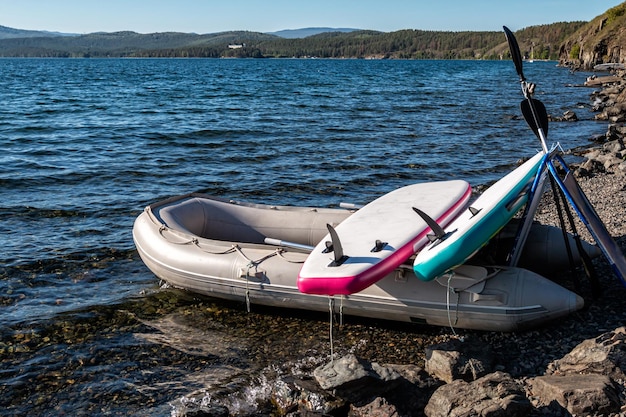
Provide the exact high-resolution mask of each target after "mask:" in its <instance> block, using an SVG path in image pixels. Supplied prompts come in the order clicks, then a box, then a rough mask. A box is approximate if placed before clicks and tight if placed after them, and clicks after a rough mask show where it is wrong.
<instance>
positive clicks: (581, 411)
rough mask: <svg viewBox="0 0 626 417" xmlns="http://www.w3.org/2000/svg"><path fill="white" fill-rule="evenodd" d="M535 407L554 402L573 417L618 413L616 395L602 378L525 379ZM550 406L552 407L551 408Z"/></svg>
mask: <svg viewBox="0 0 626 417" xmlns="http://www.w3.org/2000/svg"><path fill="white" fill-rule="evenodd" d="M529 386H530V390H531V392H532V395H533V396H534V397H537V399H538V406H539V407H538V408H541V406H545V407H550V406H551V404H553V403H554V402H555V401H556V402H557V403H558V404H559V405H561V406H562V407H563V408H565V409H566V410H567V411H568V412H569V413H571V414H573V415H585V414H589V413H601V414H603V413H612V412H617V411H619V408H620V401H619V394H618V391H617V390H616V388H615V386H614V385H613V383H612V382H611V380H610V379H609V377H607V376H604V375H547V376H539V377H536V378H532V379H530V380H529ZM552 407H554V406H553V405H552Z"/></svg>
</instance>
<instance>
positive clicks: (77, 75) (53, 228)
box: [0, 59, 606, 415]
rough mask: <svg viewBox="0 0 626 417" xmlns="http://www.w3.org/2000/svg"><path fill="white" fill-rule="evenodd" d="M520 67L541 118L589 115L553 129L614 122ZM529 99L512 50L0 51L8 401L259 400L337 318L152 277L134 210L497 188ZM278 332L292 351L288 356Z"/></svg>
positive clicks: (0, 309) (577, 139)
mask: <svg viewBox="0 0 626 417" xmlns="http://www.w3.org/2000/svg"><path fill="white" fill-rule="evenodd" d="M525 74H526V77H527V78H528V80H530V81H533V82H536V83H537V84H538V87H537V90H538V92H539V94H538V96H537V97H538V98H539V99H540V100H542V101H543V102H544V104H545V105H546V107H547V109H548V112H549V113H550V114H552V115H556V116H560V115H562V114H563V112H565V111H566V110H574V111H575V112H576V113H577V115H578V117H579V119H581V120H580V121H578V122H576V123H565V122H561V123H552V124H551V126H550V132H549V140H550V142H560V143H561V145H562V146H563V147H564V148H572V147H576V146H580V145H585V144H587V143H588V142H589V139H590V138H591V137H593V136H595V135H598V134H602V133H604V132H605V131H606V123H598V122H595V121H593V120H592V119H593V114H592V113H591V112H590V110H589V104H590V100H589V94H590V93H591V90H589V89H585V88H575V87H572V86H571V85H577V84H582V83H583V82H584V80H585V77H586V76H587V75H588V74H585V73H574V74H572V73H570V72H568V71H567V70H566V69H562V68H557V67H555V63H554V62H535V63H532V64H527V65H526V67H525ZM521 99H522V95H521V91H520V87H519V80H518V76H517V74H516V73H515V69H514V66H513V64H512V62H510V61H508V62H495V61H487V62H483V61H376V60H291V59H284V60H212V59H197V60H195V59H194V60H175V59H172V60H169V59H168V60H150V59H137V60H133V59H100V60H97V59H84V60H69V59H67V60H63V59H2V60H0V103H1V107H0V143H1V144H2V152H1V153H0V219H1V221H0V224H1V225H2V233H1V234H0V317H2V320H1V323H0V360H1V366H0V407H1V408H2V409H3V410H5V411H4V412H6V413H8V415H27V414H30V415H60V414H63V413H69V414H72V415H133V414H134V415H176V413H179V412H180V410H181V407H184V404H185V402H189V401H197V399H198V398H200V399H201V400H202V401H205V402H210V401H211V399H212V398H218V397H220V396H221V397H220V398H222V399H223V398H229V401H230V403H229V405H230V406H231V408H232V409H234V410H239V411H240V412H241V413H244V412H246V411H247V410H252V409H254V403H255V401H256V400H257V399H263V397H264V395H266V391H267V386H268V383H267V381H266V380H265V379H266V378H268V376H267V375H268V370H273V372H278V371H277V369H278V363H279V362H280V364H281V366H287V367H290V369H292V370H293V368H298V367H301V366H304V365H305V364H315V363H320V362H322V361H323V360H325V359H326V355H327V352H326V346H327V344H326V342H327V340H326V334H325V333H324V332H325V331H326V330H327V328H326V327H325V326H327V323H324V320H323V317H321V318H320V317H319V316H315V317H314V318H311V317H308V316H301V315H298V314H295V313H293V312H286V313H281V312H274V311H271V312H261V313H252V314H247V313H245V308H243V307H242V306H240V305H229V304H224V303H220V302H216V301H215V302H214V301H212V300H209V299H202V298H197V297H194V296H192V295H188V294H183V293H181V292H178V291H173V290H167V289H160V288H159V283H158V280H157V279H156V278H155V277H154V276H153V275H152V274H151V273H150V271H149V270H147V268H146V267H145V266H144V265H143V264H142V262H141V260H140V259H139V257H138V255H137V253H136V252H135V250H134V246H133V242H132V235H131V229H132V224H133V221H134V219H135V217H136V216H137V215H138V214H139V213H140V212H141V211H142V209H143V208H144V207H145V206H146V205H148V204H149V203H151V202H155V201H157V200H160V199H163V198H166V197H168V196H171V195H176V194H184V193H187V192H192V191H199V192H206V193H209V194H213V195H218V196H223V197H228V198H235V199H239V200H246V201H254V202H262V203H275V204H283V205H315V206H329V207H332V206H336V205H337V204H338V203H340V202H346V201H347V202H353V203H365V202H368V201H370V200H372V199H374V198H376V197H378V196H380V195H382V194H384V193H386V192H388V191H390V190H393V189H395V188H397V187H400V186H404V185H408V184H411V183H415V182H422V181H430V180H443V179H452V178H460V179H466V180H468V181H469V182H470V183H471V184H472V185H480V184H485V183H489V182H490V181H493V180H496V179H498V178H499V177H501V176H502V175H504V174H505V173H507V172H508V171H510V170H511V169H512V168H513V167H514V166H515V164H516V162H517V161H518V160H519V159H520V158H522V157H528V156H531V155H533V154H534V153H535V151H537V150H539V149H540V146H539V142H538V140H537V139H536V137H535V136H534V134H533V133H532V132H531V131H530V129H528V127H527V126H526V123H525V122H524V121H523V120H522V119H521V118H520V117H519V116H520V115H521V112H520V111H519V102H520V101H521ZM295 328H297V329H303V328H304V329H306V331H304V332H302V331H299V332H295V331H293V329H295ZM422 330H423V331H427V332H428V331H432V332H436V331H437V330H436V329H433V330H429V329H425V330H424V329H422ZM376 331H377V330H375V329H372V328H368V329H367V330H365V332H366V333H367V332H369V334H371V333H372V332H376ZM388 331H394V330H388ZM399 332H400V333H399V334H402V335H403V336H401V337H406V334H407V333H406V331H399ZM409 334H411V333H410V332H409ZM311 335H315V336H316V337H314V338H312V337H311ZM396 336H398V334H396ZM413 336H414V337H415V338H419V334H413ZM360 337H362V336H360ZM398 337H400V336H398ZM359 340H360V339H359V338H358V337H357V338H356V339H355V342H354V343H356V344H358V343H361V342H360V341H359ZM285 343H287V344H288V345H290V346H297V348H293V349H291V350H290V351H289V352H281V353H278V354H277V353H276V351H277V350H280V349H279V348H278V347H279V346H281V345H285ZM273 348H276V349H273ZM263 378H265V379H263ZM250 381H255V382H254V383H251V382H250ZM263 381H265V382H263Z"/></svg>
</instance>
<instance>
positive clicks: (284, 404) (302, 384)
mask: <svg viewBox="0 0 626 417" xmlns="http://www.w3.org/2000/svg"><path fill="white" fill-rule="evenodd" d="M271 400H272V404H273V405H274V407H275V408H276V410H277V411H278V413H279V414H280V415H287V414H289V413H294V412H297V413H299V414H303V413H305V412H314V413H322V414H330V413H334V412H335V411H336V410H342V409H347V408H348V405H347V404H346V402H345V401H343V400H341V399H339V398H336V397H335V396H333V395H332V394H331V393H330V392H328V391H324V390H323V389H322V388H321V387H320V386H319V385H318V384H317V382H315V381H314V380H313V379H301V378H289V377H288V378H282V379H279V380H277V381H275V382H274V384H273V386H272V392H271Z"/></svg>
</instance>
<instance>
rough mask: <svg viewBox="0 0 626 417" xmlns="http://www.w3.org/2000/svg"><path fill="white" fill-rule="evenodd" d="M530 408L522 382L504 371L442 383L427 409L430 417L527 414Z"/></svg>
mask: <svg viewBox="0 0 626 417" xmlns="http://www.w3.org/2000/svg"><path fill="white" fill-rule="evenodd" d="M531 411H532V406H531V404H530V401H529V400H528V399H527V398H526V396H525V392H524V389H523V387H522V385H521V384H520V383H519V382H517V381H515V380H514V379H513V378H512V377H511V376H510V375H509V374H507V373H504V372H494V373H492V374H489V375H486V376H484V377H482V378H479V379H477V380H476V381H473V382H466V381H463V380H456V381H453V382H452V383H450V384H446V385H443V386H441V387H439V388H438V389H437V390H436V391H435V392H434V393H433V395H432V396H431V397H430V400H429V401H428V404H427V405H426V407H425V408H424V414H426V416H427V417H444V416H445V417H449V416H454V417H477V416H480V417H500V416H502V417H504V416H507V417H517V416H520V417H521V416H524V417H525V416H528V415H529V414H530V412H531Z"/></svg>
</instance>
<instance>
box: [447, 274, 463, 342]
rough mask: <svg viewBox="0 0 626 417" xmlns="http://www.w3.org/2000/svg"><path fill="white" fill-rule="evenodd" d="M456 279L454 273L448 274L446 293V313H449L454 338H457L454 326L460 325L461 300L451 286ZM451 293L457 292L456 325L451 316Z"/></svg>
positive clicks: (449, 322)
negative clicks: (453, 279)
mask: <svg viewBox="0 0 626 417" xmlns="http://www.w3.org/2000/svg"><path fill="white" fill-rule="evenodd" d="M453 277H454V271H452V272H450V273H449V274H448V285H447V287H448V289H447V291H446V311H447V313H448V325H449V326H450V329H451V330H452V334H453V335H454V336H457V334H456V331H455V330H454V326H455V325H456V324H457V323H458V321H459V299H460V295H459V293H458V292H456V291H455V290H454V289H453V288H452V287H451V286H450V282H451V281H452V278H453ZM451 292H455V293H456V317H455V319H454V324H453V323H452V317H451V316H450V293H451Z"/></svg>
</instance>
